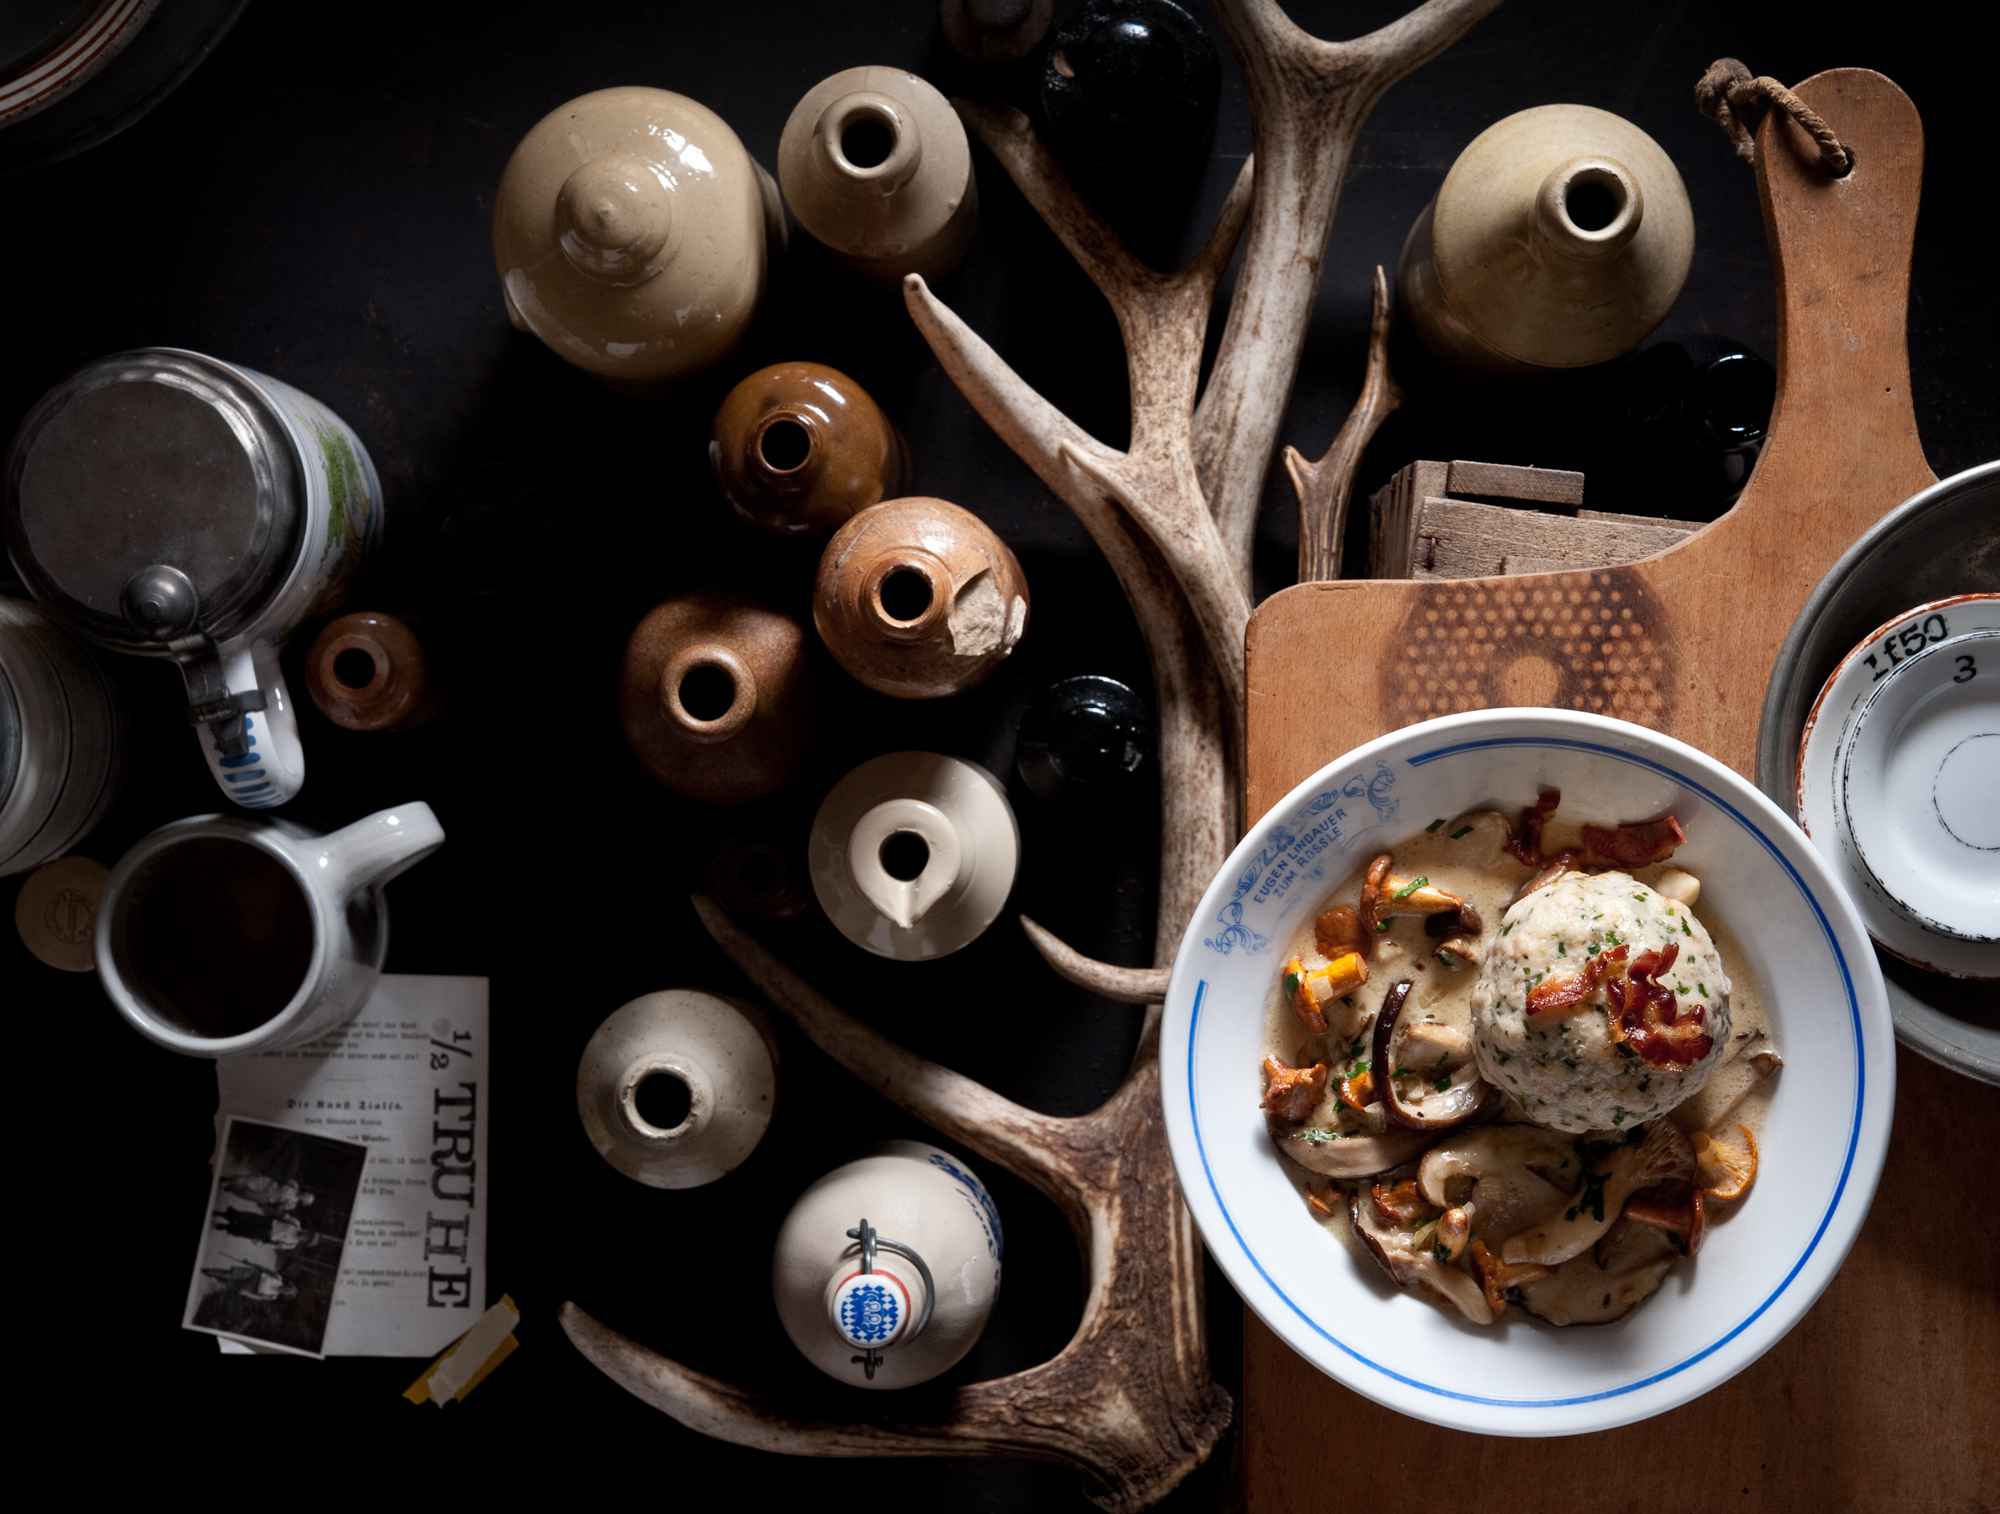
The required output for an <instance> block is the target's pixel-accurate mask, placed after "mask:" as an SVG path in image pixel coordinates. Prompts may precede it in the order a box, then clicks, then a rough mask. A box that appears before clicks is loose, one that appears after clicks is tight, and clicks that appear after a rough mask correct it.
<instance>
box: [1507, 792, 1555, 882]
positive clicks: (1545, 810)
mask: <svg viewBox="0 0 2000 1514" xmlns="http://www.w3.org/2000/svg"><path fill="white" fill-rule="evenodd" d="M1562 798H1563V795H1562V790H1561V789H1543V790H1542V791H1541V793H1539V794H1538V795H1537V796H1536V797H1535V802H1534V803H1533V804H1531V805H1529V806H1527V807H1526V808H1525V809H1523V810H1522V811H1521V818H1520V819H1518V820H1517V821H1515V822H1514V833H1513V834H1512V835H1511V836H1509V837H1508V838H1507V850H1508V851H1510V852H1512V853H1513V854H1514V855H1515V857H1517V858H1518V859H1520V862H1521V864H1522V865H1523V866H1524V867H1536V868H1538V867H1540V866H1541V865H1542V827H1543V826H1544V825H1546V824H1548V820H1549V816H1551V815H1553V814H1554V813H1555V812H1556V806H1557V805H1559V804H1561V803H1562Z"/></svg>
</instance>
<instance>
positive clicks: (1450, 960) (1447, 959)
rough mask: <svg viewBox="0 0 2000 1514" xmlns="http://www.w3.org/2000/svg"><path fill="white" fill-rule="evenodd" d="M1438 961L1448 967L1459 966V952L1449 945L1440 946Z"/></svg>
mask: <svg viewBox="0 0 2000 1514" xmlns="http://www.w3.org/2000/svg"><path fill="white" fill-rule="evenodd" d="M1438 961H1440V962H1442V963H1443V964H1444V965H1445V966H1446V967H1456V966H1458V953H1457V952H1455V951H1453V950H1452V949H1451V948H1450V947H1448V946H1440V947H1439V948H1438Z"/></svg>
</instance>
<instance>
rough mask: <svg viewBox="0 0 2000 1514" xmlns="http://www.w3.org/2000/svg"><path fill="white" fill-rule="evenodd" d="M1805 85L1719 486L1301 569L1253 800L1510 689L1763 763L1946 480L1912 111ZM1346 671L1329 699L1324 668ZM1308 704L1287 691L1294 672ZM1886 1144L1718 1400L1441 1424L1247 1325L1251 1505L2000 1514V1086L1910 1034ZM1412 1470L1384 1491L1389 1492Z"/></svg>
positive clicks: (1877, 84) (1246, 1470) (1263, 680)
mask: <svg viewBox="0 0 2000 1514" xmlns="http://www.w3.org/2000/svg"><path fill="white" fill-rule="evenodd" d="M1797 92H1798V94H1799V95H1800V96H1801V97H1802V98H1803V99H1804V100H1805V101H1806V102H1807V104H1809V105H1810V106H1812V108H1813V109H1814V110H1816V111H1818V112H1819V113H1820V114H1821V115H1822V116H1824V117H1825V118H1826V119H1827V121H1828V122H1829V123H1830V124H1831V125H1832V127H1833V129H1834V131H1835V132H1836V133H1837V134H1838V135H1839V136H1840V138H1841V139H1842V140H1843V141H1844V142H1846V143H1848V144H1849V145H1850V146H1851V147H1852V148H1853V149H1854V154H1855V162H1856V166H1855V169H1854V172H1853V173H1852V174H1850V175H1849V176H1848V177H1847V178H1846V179H1842V180H1836V181H1828V180H1827V179H1825V178H1824V177H1823V176H1822V175H1821V174H1820V173H1819V172H1818V170H1817V169H1816V168H1814V167H1813V166H1812V163H1811V158H1812V151H1813V149H1812V147H1811V144H1810V141H1809V139H1807V138H1806V137H1805V136H1804V135H1803V133H1800V132H1799V131H1798V130H1797V128H1796V127H1794V126H1792V125H1791V124H1790V122H1789V121H1787V120H1783V119H1781V118H1780V117H1779V115H1778V114H1777V113H1776V112H1774V113H1773V115H1772V118H1771V119H1770V120H1768V121H1767V122H1766V123H1765V124H1764V126H1763V128H1762V129H1761V130H1760V131H1759V132H1758V141H1757V149H1758V169H1757V186H1758V191H1759V194H1760V196H1761V198H1762V203H1763V208H1764V216H1765V225H1766V228H1767V230H1768V233H1769V236H1770V242H1771V249H1772V261H1773V263H1774V265H1775V267H1776V270H1777V278H1778V294H1779V324H1778V332H1779V341H1778V397H1777V404H1776V407H1775V409H1774V411H1773V415H1772V421H1771V428H1770V436H1769V440H1768V441H1767V443H1766V445H1765V448H1764V451H1763V454H1762V456H1761V458H1760V459H1759V461H1758V465H1757V469H1756V471H1755V473H1754V474H1752V476H1751V480H1750V484H1749V487H1748V488H1747V489H1745V491H1744V493H1743V495H1742V497H1741V498H1740V500H1739V501H1738V502H1737V504H1736V507H1735V508H1734V509H1733V510H1731V511H1730V512H1729V514H1728V515H1726V516H1724V517H1723V518H1722V519H1721V520H1719V521H1717V522H1716V523H1715V524H1713V525H1712V526H1709V527H1707V528H1705V529H1704V530H1702V531H1700V532H1699V533H1697V534H1696V535H1694V536H1693V537H1690V538H1689V539H1688V540H1687V541H1686V542H1684V543H1682V544H1681V545H1679V546H1676V547H1674V548H1671V549H1669V550H1668V551H1666V552H1663V553H1661V554H1659V555H1658V556H1656V557H1652V558H1648V559H1646V560H1645V561H1643V562H1640V563H1635V564H1632V565H1630V566H1628V567H1622V568H1612V569H1600V570H1592V571H1588V572H1573V573H1558V574H1534V575H1527V576H1522V577H1509V578H1484V579H1461V580H1455V581H1448V582H1422V583H1419V582H1409V581H1401V582H1387V581H1345V582H1334V583H1313V584H1300V585H1298V586H1296V587H1294V588H1291V589H1287V590H1285V591H1284V592H1283V593H1281V594H1278V595H1275V596H1273V597H1272V598H1271V599H1270V600H1268V601H1266V602H1265V603H1264V604H1263V605H1262V606H1261V607H1260V608H1259V609H1258V610H1257V612H1256V614H1255V615H1254V616H1253V617H1252V619H1251V622H1250V632H1249V685H1250V693H1249V702H1248V736H1249V764H1248V779H1247V788H1248V793H1247V806H1248V813H1249V815H1250V816H1251V817H1253V818H1254V817H1256V816H1259V815H1262V814H1263V813H1264V812H1265V811H1266V810H1268V809H1269V808H1270V807H1271V806H1272V805H1273V804H1275V803H1276V802H1277V801H1278V800H1279V799H1281V798H1282V797H1283V796H1284V795H1285V793H1286V792H1287V791H1288V790H1289V789H1291V788H1292V787H1293V785H1295V784H1296V783H1298V782H1299V781H1300V780H1301V779H1303V778H1305V777H1306V776H1307V775H1308V774H1309V773H1311V772H1313V771H1314V770H1315V769H1317V768H1318V767H1320V766H1321V765H1323V764H1324V763H1326V762H1328V761H1330V760H1331V759H1333V758H1334V757H1336V756H1338V755H1339V754H1340V753H1341V752H1343V751H1346V750H1347V749H1349V748H1350V747H1353V746H1357V745H1359V744H1360V743H1362V742H1364V741H1367V740H1370V739H1371V738H1373V737H1375V736H1378V735H1380V734H1382V733H1383V732H1385V731H1388V730H1392V729H1394V728H1396V727H1397V726H1401V725H1407V724H1409V723H1410V722H1412V721H1417V720H1422V719H1425V718H1427V717H1429V716H1433V715H1441V714H1445V713H1448V712H1450V711H1454V710H1470V709H1480V708H1487V707H1491V706H1498V705H1556V706H1561V707H1566V708H1572V709H1586V710H1595V711H1599V712H1601V713H1604V714H1607V715H1615V716H1618V717H1620V718H1623V719H1627V720H1633V721H1637V722H1639V723H1641V724H1644V725H1649V726H1653V727H1655V728H1657V729H1660V730H1663V731H1666V732H1669V733H1670V734H1672V735H1674V736H1678V737H1679V738H1681V739H1682V740H1684V741H1687V742H1690V743H1692V744H1693V745H1695V746H1698V747H1700V748H1702V749H1703V750H1704V751H1707V752H1711V753H1713V754H1715V755H1716V756H1717V757H1719V758H1721V759H1722V760H1723V761H1725V762H1727V763H1729V764H1730V765H1731V766H1732V767H1734V768H1735V769H1736V770H1737V771H1738V772H1740V773H1742V774H1744V775H1745V776H1746V777H1750V778H1752V779H1753V780H1754V777H1755V771H1754V770H1755V761H1756V757H1755V747H1756V739H1757V721H1758V716H1759V712H1760V711H1761V709H1762V707H1763V701H1764V691H1765V686H1766V683H1767V680H1768V678H1769V675H1770V669H1771V664H1772V661H1773V658H1774V657H1775V655H1776V653H1777V649H1778V646H1779V644H1780V643H1781V642H1782V641H1783V639H1784V636H1785V634H1786V632H1787V631H1788V630H1789V629H1790V627H1791V624H1792V621H1793V619H1794V618H1795V617H1796V616H1797V614H1798V612H1799V610H1800V608H1801V607H1802V606H1803V604H1804V603H1805V599H1806V596H1807V595H1808V593H1810V591H1811V590H1812V587H1813V586H1814V585H1815V584H1816V583H1817V582H1818V581H1819V579H1820V577H1821V576H1822V575H1823V574H1824V573H1825V572H1826V571H1827V569H1828V568H1829V567H1831V566H1832V565H1833V562H1834V560H1835V559H1836V558H1837V557H1838V556H1839V555H1840V553H1841V551H1842V550H1843V549H1844V548H1845V547H1846V546H1847V545H1848V543H1849V542H1851V541H1852V540H1853V539H1854V538H1855V537H1856V536H1858V535H1860V534H1861V532H1862V531H1863V530H1864V529H1866V528H1867V527H1868V526H1870V525H1872V524H1873V523H1874V522H1875V521H1876V520H1877V519H1878V518H1880V517H1881V516H1882V515H1883V514H1884V513H1885V512H1886V511H1888V510H1889V509H1891V508H1892V507H1894V506H1895V505H1898V504H1900V503H1901V502H1902V501H1903V500H1904V499H1905V498H1906V497H1908V496H1909V495H1911V494H1914V493H1916V492H1917V490H1919V489H1921V488H1923V487H1924V486H1926V485H1928V484H1929V483H1931V482H1932V481H1933V476H1932V473H1931V470H1930V468H1929V466H1928V464H1926V462H1925V461H1924V456H1923V450H1922V448H1921V446H1920V445H1919V444H1918V441H1917V432H1916V420H1915V416H1914V414H1913V412H1912V410H1911V407H1910V384H1909V361H1908V353H1907V348H1906V344H1905V334H1904V320H1905V314H1906V307H1907V303H1908V297H1909V270H1910V250H1911V245H1912V242H1913V239H1914V235H1915V230H1916V217H1917V193H1918V185H1919V182H1920V180H1921V177H1922V160H1923V132H1922V127H1921V125H1920V123H1919V121H1918V118H1917V113H1916V109H1915V107H1914V106H1913V105H1912V104H1911V103H1910V101H1909V99H1908V97H1907V96H1905V95H1904V94H1903V93H1902V91H1901V90H1899V89H1897V88H1896V86H1895V85H1894V84H1892V83H1891V82H1890V81H1889V80H1887V79H1885V78H1883V77H1882V76H1881V75H1880V74H1876V73H1872V72H1869V71H1867V70H1864V69H1840V70H1836V71H1833V72H1829V73H1823V74H1818V75H1815V76H1814V77H1813V78H1812V79H1810V80H1808V81H1807V82H1806V83H1805V84H1803V85H1801V86H1799V88H1798V91H1797ZM1328 669H1347V670H1350V672H1349V673H1348V674H1346V675H1344V676H1341V677H1340V678H1339V679H1338V687H1337V688H1336V689H1334V690H1333V691H1332V693H1331V694H1330V695H1329V694H1328V692H1327V684H1326V677H1327V670H1328ZM1314 689H1317V690H1319V691H1320V693H1321V695H1322V696H1324V697H1305V698H1302V697H1300V695H1301V691H1304V690H1314ZM1897 1078H1898V1082H1897V1106H1896V1118H1895V1124H1894V1128H1893V1133H1892V1136H1891V1142H1890V1148H1889V1156H1888V1163H1887V1166H1886V1167H1885V1169H1884V1171H1883V1174H1882V1183H1881V1187H1880V1189H1879V1191H1878V1193H1877V1196H1876V1199H1875V1205H1874V1209H1873V1211H1872V1212H1871V1214H1870V1217H1869V1220H1868V1223H1867V1225H1866V1226H1865V1228H1864V1229H1863V1230H1862V1233H1861V1236H1860V1239H1859V1240H1858V1242H1857V1243H1856V1245H1855V1248H1854V1250H1853V1252H1852V1253H1851V1254H1850V1256H1849V1257H1848V1260H1847V1263H1846V1265H1845V1266H1844V1267H1843V1268H1842V1270H1841V1272H1840V1273H1839V1275H1838V1276H1837V1277H1836V1278H1835V1280H1834V1282H1833V1284H1832V1286H1831V1287H1829V1288H1828V1290H1827V1292H1826V1294H1825V1295H1824V1297H1822V1298H1821V1299H1820V1301H1819V1302H1818V1304H1816V1305H1815V1306H1814V1307H1813V1309H1812V1311H1811V1312H1810V1313H1809V1314H1808V1315H1807V1316H1806V1317H1805V1319H1804V1320H1802V1321H1801V1322H1800V1323H1799V1325H1798V1326H1797V1328H1795V1329H1794V1330H1793V1331H1792V1332H1791V1334H1790V1335H1788V1336H1787V1337H1786V1338H1785V1339H1784V1340H1782V1341H1780V1342H1779V1343H1778V1345H1777V1346H1775V1347H1774V1348H1773V1349H1772V1350H1771V1351H1770V1352H1769V1353H1768V1354H1767V1355H1766V1356H1765V1357H1764V1358H1763V1359H1762V1360H1761V1361H1759V1362H1757V1363H1756V1364H1755V1365H1753V1366H1752V1367H1750V1368H1749V1369H1747V1370H1746V1371H1744V1372H1743V1373H1741V1374H1740V1375H1739V1376H1737V1377H1736V1378H1734V1379H1733V1380H1732V1381H1730V1382H1729V1383H1727V1384H1725V1385H1724V1386H1723V1387H1721V1388H1719V1389H1717V1390H1716V1391H1715V1392H1713V1393H1710V1394H1708V1395H1707V1396H1706V1397H1704V1398H1701V1399H1698V1400H1696V1401H1695V1402H1693V1403H1691V1404H1688V1405H1685V1406H1684V1407H1682V1408H1680V1409H1677V1410H1675V1411H1673V1412H1672V1413H1670V1414H1666V1415H1662V1416H1659V1417H1657V1418H1655V1419H1651V1420H1648V1421H1646V1422H1644V1423H1642V1424H1638V1425H1633V1426H1629V1427H1627V1428H1625V1429H1621V1430H1613V1431H1607V1432H1605V1433H1602V1434H1599V1435H1594V1436H1581V1437H1573V1438H1569V1439H1564V1440H1560V1441H1545V1440H1506V1439H1499V1438H1492V1437H1484V1436H1477V1435H1468V1434H1464V1433H1462V1432H1459V1431H1453V1430H1441V1429H1437V1428H1434V1427H1432V1426H1429V1425H1426V1424H1423V1423H1421V1422H1419V1421H1417V1420H1414V1419H1408V1418H1405V1417H1403V1416H1401V1415H1398V1414H1396V1413H1393V1412H1392V1411H1390V1410H1387V1409H1384V1408H1381V1407H1379V1406H1378V1405H1376V1404H1375V1403H1373V1402H1371V1401H1370V1400H1368V1399H1365V1398H1363V1397H1361V1396H1360V1395H1358V1394H1355V1393H1352V1392H1350V1391H1348V1390H1347V1389H1346V1388H1343V1387H1341V1386H1340V1385H1339V1384H1337V1383H1335V1382H1334V1381H1333V1380H1332V1379H1330V1378H1327V1377H1325V1376H1323V1375H1321V1374H1320V1373H1319V1372H1318V1371H1317V1370H1316V1369H1315V1368H1313V1367H1311V1366H1309V1365H1308V1364H1307V1363H1306V1362H1305V1361H1304V1360H1302V1359H1301V1358H1299V1357H1297V1356H1295V1355H1293V1353H1292V1352H1291V1351H1290V1349H1289V1348H1287V1347H1286V1346H1285V1345H1284V1344H1283V1343H1282V1342H1281V1341H1279V1339H1278V1338H1277V1337H1276V1336H1274V1335H1273V1334H1271V1333H1270V1332H1269V1331H1268V1330H1267V1329H1265V1328H1264V1326H1263V1325H1262V1324H1261V1323H1260V1322H1259V1321H1258V1320H1257V1319H1256V1318H1255V1317H1254V1316H1253V1317H1250V1318H1249V1319H1248V1320H1247V1321H1246V1339H1245V1346H1244V1372H1243V1376H1244V1381H1243V1411H1242V1413H1243V1445H1242V1464H1243V1477H1244V1491H1245V1497H1246V1503H1247V1507H1248V1508H1249V1509H1250V1510H1252V1511H1253V1514H1282V1511H1289V1510H1300V1511H1305V1510H1312V1511H1316V1514H1317V1511H1325V1510H1331V1509H1338V1508H1341V1507H1345V1506H1349V1505H1351V1504H1353V1503H1354V1502H1355V1501H1356V1500H1367V1501H1371V1502H1379V1501H1380V1500H1381V1499H1382V1498H1384V1497H1385V1496H1397V1493H1400V1496H1404V1497H1410V1496H1414V1497H1417V1498H1419V1499H1422V1500H1424V1501H1426V1502H1430V1501H1433V1500H1436V1501H1441V1502H1446V1501H1448V1502H1450V1503H1452V1504H1462V1505H1464V1506H1467V1507H1471V1508H1477V1509H1481V1510H1491V1511H1504V1514H1521V1511H1531V1510H1542V1509H1547V1510H1581V1511H1589V1514H1618V1511H1650V1510H1673V1511H1677V1514H1678V1511H1683V1510H1698V1511H1712V1510H1717V1509H1725V1508H1726V1509H1749V1510H1775V1509H1799V1510H1807V1509H1810V1510H1813V1511H1816V1514H1817V1511H1821V1510H1836V1509H1855V1508H1870V1509H1875V1508H1879V1509H1896V1510H1908V1511H1924V1510H1937V1511H1944V1510H1950V1511H1953V1514H1963V1511H1967V1510H1974V1509H1991V1508H1994V1507H1995V1506H1996V1500H2000V1212H1996V1210H1995V1208H1994V1199H1993V1197H1992V1196H1993V1194H1994V1192H1995V1183H1994V1170H1995V1164H1996V1162H2000V1097H1996V1096H1995V1093H1994V1091H1993V1090H1992V1089H1989V1088H1986V1087H1983V1086H1981V1085H1979V1084H1976V1083H1974V1082H1972V1081H1971V1080H1969V1079H1966V1078H1960V1077H1957V1076H1955V1075H1953V1074H1951V1073H1948V1072H1946V1071H1944V1070H1942V1069H1940V1068H1938V1067H1935V1066H1933V1065H1932V1064H1931V1063H1929V1062H1926V1061H1924V1060H1923V1059H1921V1058H1919V1057H1917V1056H1914V1055H1913V1054H1911V1053H1909V1052H1907V1051H1899V1053H1898V1059H1897ZM1392 1490H1397V1492H1392Z"/></svg>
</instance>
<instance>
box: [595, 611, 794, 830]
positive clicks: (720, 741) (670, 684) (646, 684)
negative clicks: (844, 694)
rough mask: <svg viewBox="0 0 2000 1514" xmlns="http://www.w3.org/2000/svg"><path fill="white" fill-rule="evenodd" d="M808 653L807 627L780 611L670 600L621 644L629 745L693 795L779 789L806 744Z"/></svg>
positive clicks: (736, 798) (727, 796) (725, 796)
mask: <svg viewBox="0 0 2000 1514" xmlns="http://www.w3.org/2000/svg"><path fill="white" fill-rule="evenodd" d="M805 653H806V634H805V628H804V627H803V626H802V625H800V624H799V622H798V621H796V620H794V619H792V617H791V616H789V615H785V614H783V613H781V612H779V611H777V610H772V609H767V608H765V607H764V606H762V605H757V604H753V603H751V602H750V601H748V600H744V599H737V598H733V597H731V596H728V595H722V594H688V595H683V596H682V597H680V598H678V599H670V600H668V601H667V602H666V603H665V604H663V605H660V606H659V607H658V608H657V609H655V610H654V611H653V612H652V613H651V614H649V615H648V616H647V617H646V618H645V619H644V620H642V621H640V622H639V625H638V627H637V629H635V630H634V631H633V632H632V637H631V640H630V641H628V642H627V643H626V646H625V663H624V668H623V671H622V673H621V675H620V679H619V690H618V710H619V717H620V719H621V720H622V721H623V723H624V726H625V739H626V740H627V741H628V742H630V743H631V746H632V750H633V752H634V753H635V754H636V755H637V756H638V758H639V760H640V762H642V763H644V764H645V766H646V768H647V769H648V771H650V772H651V773H652V774H653V776H654V777H656V778H658V779H659V780H660V782H662V783H664V784H666V785H667V786H668V787H669V788H671V789H673V790H675V791H676V792H677V793H681V794H684V795H686V796H687V797H689V798H691V799H703V800H708V801H710V802H711V803H717V804H737V803H741V802H743V801H744V800H748V799H755V798H758V797H760V796H762V795H764V794H768V793H771V792H773V791H774V790H776V789H779V788H782V787H783V786H784V785H785V784H786V783H788V782H790V781H791V779H792V778H793V777H794V776H795V775H796V774H797V772H798V770H799V768H800V766H801V765H802V763H803V761H804V758H805V755H806V751H807V748H808V746H809V744H810V738H811V729H812V728H811V723H810V721H809V720H808V718H807V716H808V688H807V672H806V666H805Z"/></svg>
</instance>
